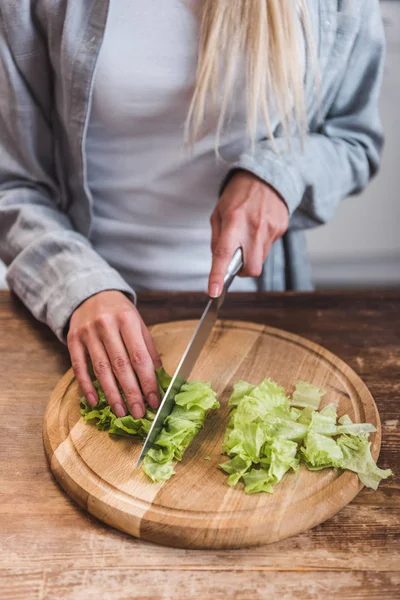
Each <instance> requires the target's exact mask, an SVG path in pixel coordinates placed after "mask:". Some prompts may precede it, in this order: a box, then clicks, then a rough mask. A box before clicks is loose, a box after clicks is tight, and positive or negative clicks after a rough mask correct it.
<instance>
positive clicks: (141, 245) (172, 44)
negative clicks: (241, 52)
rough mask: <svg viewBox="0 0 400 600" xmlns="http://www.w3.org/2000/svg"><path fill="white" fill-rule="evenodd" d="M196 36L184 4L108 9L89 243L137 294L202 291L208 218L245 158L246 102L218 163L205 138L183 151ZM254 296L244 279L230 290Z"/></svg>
mask: <svg viewBox="0 0 400 600" xmlns="http://www.w3.org/2000/svg"><path fill="white" fill-rule="evenodd" d="M197 35H198V21H197V19H196V18H195V16H194V14H193V13H192V11H191V9H190V7H189V6H188V4H187V3H186V2H185V1H184V0H148V1H146V2H143V0H119V1H118V2H115V1H114V2H113V1H112V2H111V3H110V12H109V15H108V21H107V26H106V31H105V37H104V41H103V45H102V48H101V51H100V55H99V59H98V63H97V68H96V73H95V78H94V88H93V99H92V105H91V114H90V121H89V128H88V134H87V141H86V153H87V166H88V180H89V188H90V190H91V193H92V195H93V199H94V221H93V229H92V243H93V245H94V246H95V248H96V249H97V250H98V251H99V253H100V254H101V255H102V256H103V257H104V258H106V260H107V261H108V262H109V263H110V264H111V265H112V266H114V267H115V268H117V270H118V271H119V272H121V274H122V275H123V276H124V277H125V278H126V279H127V281H128V282H129V283H130V284H131V285H132V286H133V287H136V288H137V289H191V290H196V289H200V290H204V289H206V285H207V276H208V273H209V269H210V265H211V251H210V239H211V228H210V224H209V218H210V216H211V213H212V211H213V209H214V206H215V204H216V202H217V199H218V192H219V188H220V185H221V182H222V180H223V178H224V176H225V175H226V173H227V171H228V168H229V163H230V162H232V161H234V160H235V159H236V158H237V156H238V155H239V154H240V153H241V152H242V151H243V150H244V148H245V146H244V144H245V140H246V124H245V118H246V117H245V115H246V109H245V100H244V94H243V97H238V98H237V101H236V106H235V111H234V114H233V117H232V119H231V121H230V123H229V131H228V132H226V133H225V134H223V136H222V138H221V149H220V152H221V155H222V157H223V159H224V161H217V159H216V156H215V151H214V134H213V132H210V134H209V135H207V136H206V137H204V138H203V139H202V140H201V141H200V142H199V143H198V144H196V146H195V148H194V153H193V154H192V155H190V153H189V151H188V149H186V148H184V146H183V126H184V122H185V119H186V115H187V112H188V108H189V103H190V99H191V95H192V92H193V86H194V81H195V70H196V62H197V56H196V51H197ZM264 129H265V128H264V127H263V125H262V124H260V127H259V131H258V136H259V137H264V136H266V135H267V134H266V131H265V130H264ZM256 288H257V284H256V281H255V280H252V279H237V280H236V282H235V289H237V290H246V291H251V290H255V289H256Z"/></svg>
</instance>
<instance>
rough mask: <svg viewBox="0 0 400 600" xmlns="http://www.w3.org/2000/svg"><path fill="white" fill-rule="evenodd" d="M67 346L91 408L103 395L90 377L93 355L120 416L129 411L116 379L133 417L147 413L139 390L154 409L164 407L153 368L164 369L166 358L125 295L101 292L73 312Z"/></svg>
mask: <svg viewBox="0 0 400 600" xmlns="http://www.w3.org/2000/svg"><path fill="white" fill-rule="evenodd" d="M67 343H68V349H69V353H70V356H71V361H72V367H73V370H74V373H75V377H76V378H77V380H78V382H79V385H80V386H81V389H82V392H83V394H84V396H85V397H86V398H87V400H88V402H89V404H90V405H91V406H95V405H96V404H97V401H98V397H97V393H96V389H95V387H94V386H93V383H92V380H91V378H90V375H89V370H88V362H87V361H88V357H90V359H91V362H92V365H93V370H94V373H95V375H96V377H97V379H98V380H99V382H100V384H101V386H102V388H103V390H104V393H105V395H106V398H107V400H108V402H109V404H110V406H111V409H112V410H113V412H114V413H115V414H116V415H117V416H118V417H122V416H125V415H126V407H125V403H124V401H123V399H122V396H121V394H120V392H119V389H118V385H117V381H118V382H119V384H120V386H121V388H122V390H123V391H124V394H125V397H126V402H127V405H128V407H129V410H130V412H131V414H132V416H133V417H134V418H136V419H138V418H140V417H143V416H144V414H145V406H144V403H143V397H142V392H141V390H140V387H141V389H142V390H143V393H144V395H145V398H146V401H147V403H148V404H149V406H150V407H151V408H153V409H156V408H157V407H158V406H159V403H160V396H159V390H158V384H157V380H156V376H155V372H154V368H156V369H159V368H160V367H161V359H160V357H159V355H158V353H157V350H156V347H155V345H154V342H153V339H152V337H151V335H150V332H149V330H148V329H147V327H146V325H145V324H144V322H143V320H142V318H141V316H140V314H139V312H138V310H137V309H136V307H135V306H134V305H133V304H132V302H131V301H130V300H128V298H127V297H126V296H125V295H124V294H123V293H122V292H118V291H104V292H100V293H98V294H95V295H94V296H91V297H90V298H88V300H86V301H85V302H83V303H82V304H81V305H80V306H79V307H78V308H77V309H76V310H75V311H74V313H73V314H72V317H71V321H70V326H69V332H68V337H67ZM139 382H140V387H139Z"/></svg>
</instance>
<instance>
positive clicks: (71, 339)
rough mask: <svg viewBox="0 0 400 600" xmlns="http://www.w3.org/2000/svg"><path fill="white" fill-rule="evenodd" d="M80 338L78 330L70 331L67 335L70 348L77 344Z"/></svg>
mask: <svg viewBox="0 0 400 600" xmlns="http://www.w3.org/2000/svg"><path fill="white" fill-rule="evenodd" d="M78 338H79V335H78V332H77V331H76V329H70V330H69V332H68V335H67V344H68V346H70V345H71V344H73V343H74V342H76V341H77V340H78Z"/></svg>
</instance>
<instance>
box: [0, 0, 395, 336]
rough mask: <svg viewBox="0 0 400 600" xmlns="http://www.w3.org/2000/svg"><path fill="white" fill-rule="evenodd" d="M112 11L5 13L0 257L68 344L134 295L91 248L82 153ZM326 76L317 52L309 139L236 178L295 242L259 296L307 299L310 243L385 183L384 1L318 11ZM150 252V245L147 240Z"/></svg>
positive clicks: (267, 268) (103, 3) (266, 144)
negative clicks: (279, 200)
mask: <svg viewBox="0 0 400 600" xmlns="http://www.w3.org/2000/svg"><path fill="white" fill-rule="evenodd" d="M108 8H109V0H85V2H72V0H51V1H50V0H19V1H18V2H15V0H0V258H2V259H3V260H4V261H5V262H6V264H7V265H8V271H7V281H8V284H9V286H10V288H11V289H12V290H13V291H14V292H15V293H16V294H17V295H18V296H19V297H20V298H21V300H22V301H23V302H24V304H25V305H26V306H27V307H28V308H29V310H30V311H31V312H32V314H33V315H34V316H35V317H36V318H37V319H39V320H40V321H43V322H46V323H47V324H48V325H49V326H50V327H51V328H52V330H53V331H54V332H55V334H56V335H57V336H58V337H59V339H61V340H64V339H65V328H66V325H67V323H68V320H69V318H70V316H71V314H72V312H73V310H74V309H75V308H76V307H77V306H79V304H80V303H81V302H83V301H84V300H85V299H86V298H88V297H89V296H91V295H93V294H94V293H97V292H99V291H102V290H107V289H117V290H121V291H123V292H125V293H127V294H129V295H131V297H132V298H133V299H134V297H135V294H134V290H132V289H131V288H130V286H129V285H128V284H127V283H126V282H125V281H124V279H123V278H122V277H121V275H120V274H119V273H118V272H117V271H116V270H114V269H112V268H111V267H110V265H108V264H107V262H106V261H105V260H103V259H102V258H101V257H100V256H99V254H98V253H97V252H96V251H95V250H94V249H93V247H92V246H91V244H90V233H91V226H92V217H93V198H92V196H91V193H90V190H89V186H88V182H87V168H86V157H85V152H84V141H85V136H86V133H87V127H88V116H89V111H90V103H91V97H92V91H93V79H94V70H95V66H96V60H97V57H98V54H99V50H100V46H101V43H102V39H103V35H104V31H105V26H106V21H107V13H108ZM309 9H310V18H311V25H312V29H313V34H314V39H315V44H316V50H317V54H318V61H319V69H320V74H321V75H320V77H321V82H320V93H319V101H318V97H317V95H316V93H315V89H316V81H315V75H314V71H313V69H312V66H311V63H312V59H311V56H310V52H307V56H306V76H305V87H306V101H307V111H308V119H309V128H310V133H309V135H308V137H307V139H306V140H305V142H304V144H303V146H301V145H300V143H297V142H294V143H293V144H292V147H291V149H290V151H289V150H288V148H287V145H286V141H285V140H284V139H283V137H278V139H277V141H276V145H277V149H278V152H276V149H275V148H274V146H273V144H272V143H271V141H270V140H268V139H263V140H260V141H259V142H258V143H257V146H256V150H255V152H254V153H250V152H245V153H243V154H241V155H239V156H237V157H236V158H235V160H233V161H232V164H230V165H229V166H228V167H227V170H226V177H225V179H224V181H222V182H221V189H223V186H224V185H225V183H226V181H227V180H228V178H229V177H230V175H231V173H232V172H234V170H235V169H245V170H248V171H250V172H252V173H254V174H255V175H257V176H258V177H260V178H261V179H262V180H264V181H265V182H267V183H268V184H269V185H271V186H272V187H274V188H275V189H276V190H277V191H278V192H279V193H280V194H281V196H282V197H283V198H284V200H285V202H286V204H287V206H288V208H289V213H290V224H289V230H288V232H287V233H286V235H285V236H284V237H283V238H282V239H281V240H278V242H276V243H275V244H274V245H273V247H272V249H271V252H270V254H269V256H268V259H267V261H266V263H265V265H264V270H263V273H262V276H261V277H260V280H259V288H260V289H265V290H282V289H311V287H312V285H311V275H310V269H309V265H308V262H307V258H306V249H305V241H304V230H305V229H307V228H309V227H314V226H317V225H320V224H322V223H325V222H326V221H327V220H328V219H329V218H330V217H331V216H332V214H333V213H334V211H335V209H336V207H337V205H338V203H339V202H340V201H341V200H342V199H343V198H345V197H346V196H348V195H349V194H353V193H357V192H359V191H360V190H362V189H363V188H364V187H365V186H366V184H367V183H368V181H369V179H370V178H371V176H372V175H373V174H374V173H375V172H376V171H377V168H378V165H379V158H380V153H381V149H382V145H383V137H382V130H381V124H380V119H379V112H378V100H379V91H380V85H381V77H382V70H383V58H384V35H383V27H382V20H381V16H380V10H379V2H378V0H351V2H349V1H346V0H309ZM149 243H151V240H149Z"/></svg>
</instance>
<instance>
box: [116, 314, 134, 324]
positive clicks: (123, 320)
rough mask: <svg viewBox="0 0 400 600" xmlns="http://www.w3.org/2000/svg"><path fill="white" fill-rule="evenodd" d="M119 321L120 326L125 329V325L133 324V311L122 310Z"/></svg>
mask: <svg viewBox="0 0 400 600" xmlns="http://www.w3.org/2000/svg"><path fill="white" fill-rule="evenodd" d="M118 320H119V323H120V325H122V326H123V327H124V326H125V325H130V324H131V322H132V311H131V310H122V311H121V312H120V313H119V315H118Z"/></svg>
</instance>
